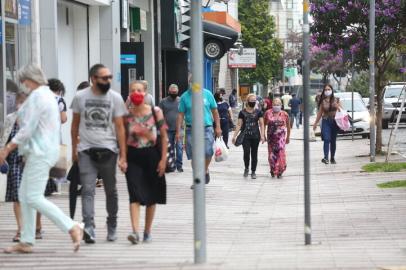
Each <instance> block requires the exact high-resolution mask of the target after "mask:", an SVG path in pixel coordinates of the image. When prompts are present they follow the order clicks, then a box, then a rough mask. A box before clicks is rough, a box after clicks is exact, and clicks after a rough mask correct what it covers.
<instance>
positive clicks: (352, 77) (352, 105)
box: [351, 53, 354, 141]
mask: <svg viewBox="0 0 406 270" xmlns="http://www.w3.org/2000/svg"><path fill="white" fill-rule="evenodd" d="M351 62H352V63H351V64H352V65H351V69H352V70H351V73H352V74H351V82H354V54H353V53H352V54H351ZM351 118H352V120H354V87H351ZM351 139H352V140H353V141H354V123H353V124H351Z"/></svg>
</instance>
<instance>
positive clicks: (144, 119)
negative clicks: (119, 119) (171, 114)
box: [125, 107, 167, 148]
mask: <svg viewBox="0 0 406 270" xmlns="http://www.w3.org/2000/svg"><path fill="white" fill-rule="evenodd" d="M154 110H155V116H156V122H155V118H154V115H153V113H152V110H151V112H150V113H148V114H147V115H145V116H141V117H135V116H133V115H128V116H127V117H126V118H125V124H126V126H127V138H128V139H127V145H128V146H132V147H135V148H146V147H152V146H154V145H156V140H157V138H158V130H159V129H160V128H161V127H165V128H167V126H166V124H165V120H164V116H163V113H162V110H161V109H160V108H159V107H154Z"/></svg>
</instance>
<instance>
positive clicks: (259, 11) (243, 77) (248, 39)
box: [238, 0, 283, 85]
mask: <svg viewBox="0 0 406 270" xmlns="http://www.w3.org/2000/svg"><path fill="white" fill-rule="evenodd" d="M238 12H239V15H238V17H239V20H240V22H241V32H242V38H243V45H244V47H245V48H256V50H257V67H256V68H255V69H243V70H241V72H240V81H241V82H242V83H250V84H254V83H256V82H259V83H262V84H263V85H268V81H269V80H270V79H271V78H273V77H276V76H278V75H279V74H280V73H281V65H280V64H279V60H280V59H281V56H282V51H283V46H282V44H281V42H280V41H279V40H278V39H277V38H275V23H274V21H273V18H272V16H270V13H269V0H255V1H252V0H240V1H239V3H238Z"/></svg>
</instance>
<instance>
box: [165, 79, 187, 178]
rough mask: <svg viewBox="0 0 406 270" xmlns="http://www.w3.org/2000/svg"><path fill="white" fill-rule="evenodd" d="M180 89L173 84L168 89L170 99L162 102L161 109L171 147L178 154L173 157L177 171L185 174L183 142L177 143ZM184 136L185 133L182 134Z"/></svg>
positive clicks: (167, 98)
mask: <svg viewBox="0 0 406 270" xmlns="http://www.w3.org/2000/svg"><path fill="white" fill-rule="evenodd" d="M178 93H179V88H178V86H177V85H176V84H171V85H170V86H169V89H168V97H166V98H164V99H162V100H161V102H160V103H159V107H160V108H161V109H162V112H163V114H164V117H165V122H166V124H167V125H168V138H169V143H170V144H171V147H173V150H174V151H173V153H175V152H176V154H175V156H176V157H172V158H173V159H175V160H176V169H177V170H178V172H183V168H182V156H183V140H179V141H176V140H175V135H176V119H177V117H178V113H179V110H178V107H179V101H180V97H179V96H178ZM182 134H183V132H182Z"/></svg>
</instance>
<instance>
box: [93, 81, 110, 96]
mask: <svg viewBox="0 0 406 270" xmlns="http://www.w3.org/2000/svg"><path fill="white" fill-rule="evenodd" d="M96 85H97V88H99V89H100V91H101V92H102V94H106V93H107V92H108V91H109V90H110V87H111V85H110V83H97V84H96Z"/></svg>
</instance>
